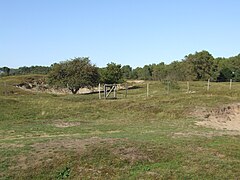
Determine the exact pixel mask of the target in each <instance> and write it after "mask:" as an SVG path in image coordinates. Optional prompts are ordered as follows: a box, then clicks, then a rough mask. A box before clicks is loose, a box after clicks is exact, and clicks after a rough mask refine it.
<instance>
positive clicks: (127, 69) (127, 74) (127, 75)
mask: <svg viewBox="0 0 240 180" xmlns="http://www.w3.org/2000/svg"><path fill="white" fill-rule="evenodd" d="M122 77H123V78H124V79H131V78H132V68H131V66H129V65H125V66H123V67H122Z"/></svg>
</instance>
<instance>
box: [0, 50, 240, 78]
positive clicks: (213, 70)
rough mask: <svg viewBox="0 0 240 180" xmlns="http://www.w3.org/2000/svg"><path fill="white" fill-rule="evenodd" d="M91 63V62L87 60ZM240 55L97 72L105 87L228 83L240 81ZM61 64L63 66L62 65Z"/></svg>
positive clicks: (1, 72)
mask: <svg viewBox="0 0 240 180" xmlns="http://www.w3.org/2000/svg"><path fill="white" fill-rule="evenodd" d="M78 59H88V58H86V57H82V58H78ZM88 60H89V59H88ZM239 62H240V55H237V56H233V57H229V58H222V57H220V58H219V57H218V58H214V57H213V56H212V55H211V54H210V53H209V52H208V51H205V50H203V51H201V52H195V53H194V54H189V55H186V56H185V57H184V59H182V60H176V61H173V62H172V63H170V64H165V63H163V62H160V63H158V64H149V65H145V66H144V67H136V68H132V67H131V66H129V65H123V66H121V65H120V64H115V63H109V64H107V67H103V68H98V71H99V74H100V80H101V82H104V83H118V82H122V81H123V80H124V79H140V80H161V81H163V80H175V81H186V80H188V81H191V80H193V81H203V80H204V81H205V80H207V79H209V78H210V79H211V81H216V82H226V81H229V80H230V79H233V81H238V82H239V81H240V70H239V69H240V63H239ZM60 64H61V63H60ZM53 67H54V66H51V67H44V66H31V67H20V68H18V69H10V68H8V67H2V68H0V76H8V75H19V74H48V73H49V72H50V71H51V70H52V68H53Z"/></svg>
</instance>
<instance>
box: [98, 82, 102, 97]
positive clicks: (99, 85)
mask: <svg viewBox="0 0 240 180" xmlns="http://www.w3.org/2000/svg"><path fill="white" fill-rule="evenodd" d="M98 97H99V99H101V84H100V83H99V84H98Z"/></svg>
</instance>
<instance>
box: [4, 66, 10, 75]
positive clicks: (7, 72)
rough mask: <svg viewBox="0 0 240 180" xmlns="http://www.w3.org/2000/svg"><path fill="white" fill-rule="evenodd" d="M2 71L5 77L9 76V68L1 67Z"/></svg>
mask: <svg viewBox="0 0 240 180" xmlns="http://www.w3.org/2000/svg"><path fill="white" fill-rule="evenodd" d="M2 69H3V72H4V74H5V75H6V76H9V74H10V68H9V67H3V68H2Z"/></svg>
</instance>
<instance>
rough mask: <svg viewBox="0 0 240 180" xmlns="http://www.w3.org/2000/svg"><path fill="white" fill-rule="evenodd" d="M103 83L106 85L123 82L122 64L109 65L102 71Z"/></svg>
mask: <svg viewBox="0 0 240 180" xmlns="http://www.w3.org/2000/svg"><path fill="white" fill-rule="evenodd" d="M99 72H100V75H101V82H103V83H106V84H114V83H121V82H123V79H122V70H121V64H116V63H113V62H111V63H109V64H107V67H106V68H102V69H101V70H100V71H99Z"/></svg>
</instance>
